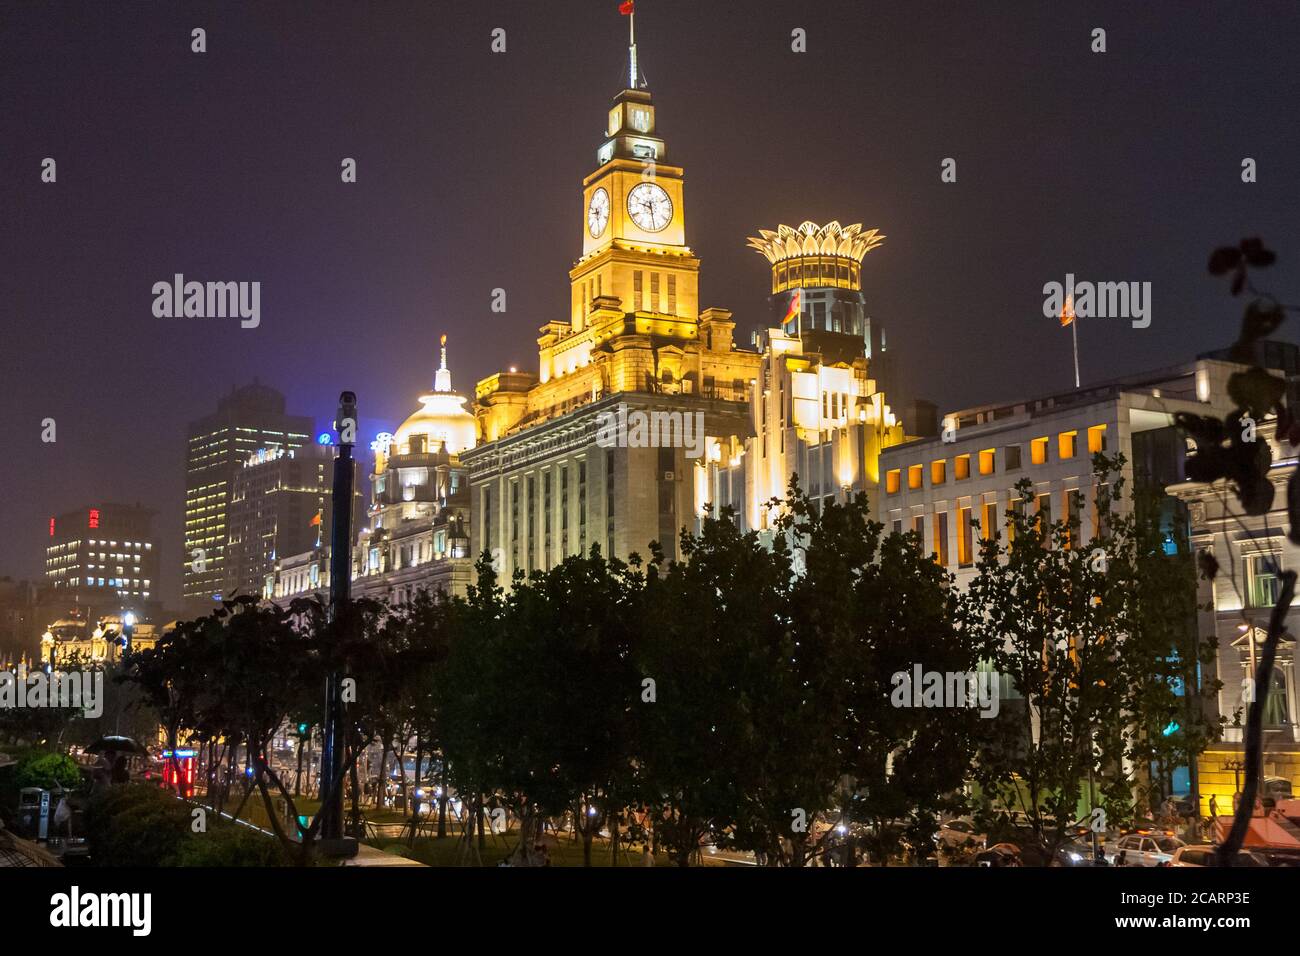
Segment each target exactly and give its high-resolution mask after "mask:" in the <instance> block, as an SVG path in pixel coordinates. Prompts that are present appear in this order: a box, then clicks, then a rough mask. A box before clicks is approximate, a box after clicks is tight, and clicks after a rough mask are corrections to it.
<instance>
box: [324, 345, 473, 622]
mask: <svg viewBox="0 0 1300 956" xmlns="http://www.w3.org/2000/svg"><path fill="white" fill-rule="evenodd" d="M466 401H467V399H466V398H465V397H464V396H463V395H458V394H456V393H455V392H453V391H452V388H451V371H450V370H449V369H448V368H447V337H446V336H445V335H444V336H443V337H442V353H441V359H440V363H439V368H438V370H437V372H436V373H435V374H434V385H433V391H432V392H426V393H425V394H423V395H421V396H420V408H419V409H418V410H417V411H415V412H414V413H413V414H412V415H411V416H410V417H409V418H408V419H407V420H406V421H404V422H403V423H402V424H401V425H400V426H398V428H397V431H396V432H394V433H393V434H392V435H381V436H380V437H379V438H378V439H376V441H375V442H374V443H373V444H372V445H371V449H372V451H373V452H374V463H375V464H374V471H373V472H372V474H371V476H370V509H369V512H368V525H367V527H365V528H363V529H362V530H361V533H360V534H359V535H358V536H357V544H356V547H355V549H354V551H353V561H352V567H353V584H352V593H353V596H354V597H368V598H376V599H383V600H387V601H390V602H392V603H397V604H401V603H404V602H406V601H409V600H410V599H411V597H412V596H413V595H414V594H415V593H416V592H417V591H419V590H429V591H443V592H445V593H448V594H464V593H465V589H466V587H467V586H468V584H469V582H470V577H471V574H472V570H473V564H474V561H473V558H472V557H471V555H470V550H469V506H470V497H469V484H468V481H467V479H466V474H465V467H464V465H462V464H461V460H460V456H461V454H462V453H464V452H465V451H467V450H469V449H471V448H473V447H474V444H475V442H476V440H477V438H476V432H477V424H476V423H475V420H474V416H473V415H472V414H470V412H469V411H468V410H467V409H466V408H465V404H466ZM311 563H312V562H311V560H310V557H309V560H308V562H307V573H308V575H309V579H308V583H310V574H311ZM320 567H321V569H322V570H323V571H324V572H325V573H324V574H323V575H322V576H321V580H323V581H324V582H325V586H326V587H328V578H329V575H328V564H327V563H326V564H321V565H320Z"/></svg>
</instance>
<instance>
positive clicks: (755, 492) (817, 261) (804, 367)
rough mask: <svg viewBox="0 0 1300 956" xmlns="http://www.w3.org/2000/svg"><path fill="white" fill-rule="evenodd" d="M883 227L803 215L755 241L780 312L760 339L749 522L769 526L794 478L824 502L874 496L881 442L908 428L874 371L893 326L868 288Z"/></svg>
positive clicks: (753, 401)
mask: <svg viewBox="0 0 1300 956" xmlns="http://www.w3.org/2000/svg"><path fill="white" fill-rule="evenodd" d="M884 238H885V237H884V236H881V235H880V234H879V231H878V230H876V229H871V230H868V231H865V232H864V231H863V230H862V226H861V225H859V224H854V225H851V226H841V225H840V224H839V223H838V222H830V223H827V224H826V225H824V226H818V225H816V224H815V223H812V222H804V223H803V224H802V225H800V226H799V227H798V228H797V229H796V228H791V227H790V226H784V225H783V226H780V227H778V228H777V229H776V231H771V230H767V229H763V230H760V238H753V239H750V240H749V244H750V246H752V247H753V248H755V249H756V250H758V251H759V252H760V253H762V255H763V256H764V258H766V259H767V260H768V262H769V263H771V266H772V303H773V317H774V318H775V319H776V320H777V321H778V323H779V324H778V325H777V326H776V327H774V328H769V329H767V330H766V331H764V332H761V333H758V334H757V335H756V336H755V341H756V344H758V345H759V347H760V348H761V350H762V361H761V364H760V372H759V376H758V379H757V381H756V382H755V384H754V387H753V391H752V394H751V409H752V414H753V424H754V433H755V437H754V439H753V440H752V442H751V443H750V454H749V456H748V458H747V459H746V460H745V461H744V462H743V463H739V464H743V466H744V468H745V470H746V473H747V482H748V489H749V490H748V499H749V507H748V513H747V514H746V521H747V524H748V526H749V527H752V528H756V529H758V530H764V529H766V528H767V527H768V526H769V525H770V522H771V519H772V517H773V516H772V515H770V514H768V509H767V507H766V502H767V501H769V500H770V499H772V498H782V497H784V496H785V495H786V492H787V488H788V485H789V482H790V478H791V476H792V475H798V477H799V485H800V488H801V490H802V491H803V492H804V493H806V494H808V495H809V496H810V497H811V498H813V499H814V501H816V502H819V503H824V502H832V501H844V500H846V498H848V497H850V496H852V495H854V494H857V493H859V492H861V493H864V494H866V495H867V496H868V498H869V500H871V501H872V502H873V503H874V501H875V498H876V494H877V485H878V484H879V479H880V471H879V467H878V464H877V460H878V456H879V454H880V451H881V449H883V448H887V447H889V446H891V445H896V444H898V443H900V442H902V441H903V440H904V437H905V436H904V434H903V426H902V424H901V423H900V422H899V421H897V419H896V417H895V414H894V412H893V411H892V410H891V409H890V407H889V405H888V404H887V403H886V401H885V394H884V392H883V390H882V388H881V386H880V383H879V382H878V381H877V379H876V378H875V372H876V365H877V364H878V363H877V358H878V357H882V356H883V354H884V332H883V330H882V329H880V327H879V326H875V327H873V326H872V323H871V319H870V318H869V317H868V316H867V315H866V310H865V299H864V296H863V294H862V258H863V257H864V256H865V255H866V254H867V253H868V252H870V251H871V250H872V249H874V248H876V247H877V246H879V245H880V243H881V242H883V241H884Z"/></svg>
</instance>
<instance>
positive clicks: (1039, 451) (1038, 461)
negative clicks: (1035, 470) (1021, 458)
mask: <svg viewBox="0 0 1300 956" xmlns="http://www.w3.org/2000/svg"><path fill="white" fill-rule="evenodd" d="M1029 460H1030V461H1031V462H1032V463H1033V464H1035V465H1045V464H1047V439H1046V438H1035V439H1034V440H1033V441H1032V442H1030V443H1029Z"/></svg>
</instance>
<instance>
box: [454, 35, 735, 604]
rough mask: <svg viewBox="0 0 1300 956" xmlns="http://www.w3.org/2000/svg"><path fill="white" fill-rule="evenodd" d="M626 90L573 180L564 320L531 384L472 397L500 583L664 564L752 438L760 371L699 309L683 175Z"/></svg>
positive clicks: (721, 324) (481, 487)
mask: <svg viewBox="0 0 1300 956" xmlns="http://www.w3.org/2000/svg"><path fill="white" fill-rule="evenodd" d="M630 53H632V54H633V56H632V57H631V59H633V60H634V59H635V56H634V50H633V51H630ZM639 77H640V74H639V72H637V71H636V70H635V68H633V70H632V71H631V72H630V73H629V78H630V79H629V82H632V86H631V87H629V88H628V89H624V90H623V91H622V92H620V93H619V94H618V95H617V96H616V97H615V98H614V101H613V103H612V105H611V106H610V108H609V110H608V113H607V122H606V127H605V137H604V139H603V141H602V142H601V143H600V145H599V147H598V148H597V150H596V168H595V170H593V171H592V172H591V173H590V174H589V175H587V176H586V178H585V179H583V182H582V211H581V216H582V218H581V223H582V255H581V258H579V259H578V261H577V262H576V263H575V264H574V267H573V269H572V270H570V272H569V284H570V310H569V315H568V317H567V319H564V320H560V319H556V320H553V321H551V322H548V323H547V324H546V325H544V326H542V327H541V336H540V337H539V338H538V345H539V349H538V371H537V374H536V375H533V374H532V373H518V372H513V371H512V372H509V373H505V372H502V373H499V374H497V375H493V376H491V377H489V378H486V379H484V380H482V381H481V382H479V383H478V387H477V388H476V390H475V411H476V415H477V417H478V421H479V427H480V435H481V438H482V439H483V440H484V442H485V443H484V444H482V445H480V446H478V447H476V448H474V449H472V450H467V451H466V452H465V453H464V454H463V455H462V460H463V461H464V462H465V464H466V465H467V466H468V468H469V473H470V485H471V494H472V496H473V499H472V500H473V515H474V527H473V531H472V543H473V548H474V553H475V554H478V553H481V552H483V551H488V552H490V553H492V554H494V555H497V556H499V557H500V561H499V562H498V567H499V568H500V571H501V573H502V575H503V577H504V578H505V579H506V580H508V579H509V577H510V575H511V574H512V573H513V572H514V570H515V569H516V568H518V569H521V570H523V571H524V572H528V571H531V570H534V569H543V568H546V567H550V566H552V565H554V564H556V563H558V562H559V561H561V560H563V558H564V557H566V556H568V555H572V554H576V553H579V552H586V551H588V550H589V549H590V547H591V546H592V545H593V544H599V545H600V546H601V549H602V551H603V552H604V553H605V554H607V555H609V554H612V555H615V556H619V557H626V556H627V555H628V554H630V553H631V552H634V551H635V552H640V553H642V554H644V553H646V552H647V546H648V545H649V543H650V542H651V541H655V540H657V541H659V542H660V543H661V544H663V546H664V548H665V551H666V552H667V553H668V554H669V555H670V556H671V555H674V554H675V552H676V547H677V539H678V531H679V530H680V529H681V528H682V527H693V526H694V525H695V524H696V522H697V521H698V520H699V518H700V516H701V515H702V514H703V510H704V508H705V506H706V505H709V504H715V503H717V499H716V494H717V489H718V487H719V482H718V471H719V466H720V463H721V462H723V461H726V460H729V459H730V458H731V457H733V456H734V455H735V454H737V453H738V449H740V448H741V447H742V446H743V442H744V440H745V438H747V437H749V435H750V434H751V432H752V428H751V425H750V421H749V414H748V407H747V402H748V398H749V389H750V384H751V382H752V380H753V379H754V377H755V375H756V374H757V371H758V361H759V357H758V355H757V354H756V353H754V352H750V351H746V350H741V349H737V348H736V347H735V346H734V344H733V342H732V333H733V330H734V328H735V325H734V323H733V322H732V321H731V313H730V312H728V311H727V310H725V309H704V310H701V309H700V308H699V295H698V284H699V267H700V261H699V259H698V258H697V257H696V256H695V254H694V253H693V252H692V251H691V249H690V247H689V246H687V245H686V205H685V197H684V188H685V187H684V182H685V178H684V171H683V169H682V167H680V166H675V165H671V164H670V163H668V162H667V148H666V145H665V142H664V140H663V138H662V137H661V136H660V135H659V129H658V123H657V117H656V113H655V105H654V103H653V100H652V98H651V95H650V91H649V90H648V89H646V88H645V86H644V83H642V82H640V80H639ZM633 79H635V80H636V82H633ZM647 422H649V423H650V424H651V426H652V427H651V428H650V429H649V430H646V429H639V426H640V425H642V424H644V423H647ZM611 424H613V425H614V427H613V428H611V427H609V426H610V425H611ZM625 425H626V426H627V427H625ZM656 425H658V426H660V427H654V426H656ZM687 428H689V429H690V430H691V432H690V434H689V435H688V434H687V432H686V429H687ZM674 429H676V431H675V433H674Z"/></svg>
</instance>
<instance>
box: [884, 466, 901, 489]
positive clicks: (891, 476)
mask: <svg viewBox="0 0 1300 956" xmlns="http://www.w3.org/2000/svg"><path fill="white" fill-rule="evenodd" d="M902 478H903V475H902V471H901V470H900V469H898V468H894V469H891V470H890V471H887V472H885V493H886V494H890V495H896V494H898V489H899V486H900V485H901V484H902Z"/></svg>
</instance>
